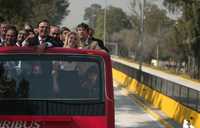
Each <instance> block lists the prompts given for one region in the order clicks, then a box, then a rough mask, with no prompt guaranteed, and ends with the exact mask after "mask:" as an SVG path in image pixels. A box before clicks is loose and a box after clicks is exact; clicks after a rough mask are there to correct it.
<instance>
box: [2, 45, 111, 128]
mask: <svg viewBox="0 0 200 128" xmlns="http://www.w3.org/2000/svg"><path fill="white" fill-rule="evenodd" d="M16 53H23V54H61V55H62V54H74V55H76V54H77V55H95V56H100V57H102V58H103V60H104V63H105V71H104V72H105V82H106V83H105V84H106V85H105V89H104V90H105V115H103V116H81V115H80V116H79V115H78V116H77V115H76V116H69V115H66V116H32V115H30V116H29V115H26V116H25V115H17V116H16V115H15V116H14V115H0V128H1V127H3V128H114V127H115V126H114V96H113V80H112V64H111V59H110V56H109V55H108V54H107V53H105V52H102V51H97V50H82V49H66V48H48V49H45V50H42V51H41V50H38V49H37V48H31V47H23V48H19V47H10V48H9V47H8V48H0V55H2V54H5V55H6V54H16ZM13 107H14V106H13Z"/></svg>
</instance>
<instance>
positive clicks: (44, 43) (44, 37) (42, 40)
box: [22, 20, 61, 48]
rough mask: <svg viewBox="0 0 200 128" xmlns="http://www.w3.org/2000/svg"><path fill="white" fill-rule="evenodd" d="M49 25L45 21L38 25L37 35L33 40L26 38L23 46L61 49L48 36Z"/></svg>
mask: <svg viewBox="0 0 200 128" xmlns="http://www.w3.org/2000/svg"><path fill="white" fill-rule="evenodd" d="M49 29H50V24H49V22H48V21H47V20H42V21H40V22H39V23H38V35H36V36H35V37H33V38H27V39H26V40H25V41H24V42H23V43H22V45H23V46H39V47H44V48H45V47H61V46H60V44H59V43H58V42H57V41H55V40H54V39H53V38H52V37H50V36H49Z"/></svg>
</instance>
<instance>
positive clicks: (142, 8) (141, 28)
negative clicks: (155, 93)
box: [138, 0, 145, 82]
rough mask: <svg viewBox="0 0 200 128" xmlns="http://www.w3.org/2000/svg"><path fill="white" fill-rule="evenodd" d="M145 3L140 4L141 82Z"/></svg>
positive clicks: (139, 75)
mask: <svg viewBox="0 0 200 128" xmlns="http://www.w3.org/2000/svg"><path fill="white" fill-rule="evenodd" d="M144 3H145V0H141V2H140V19H141V20H140V21H141V25H140V40H139V49H140V50H139V52H140V56H139V74H138V77H139V78H138V80H139V82H141V80H142V61H143V42H144Z"/></svg>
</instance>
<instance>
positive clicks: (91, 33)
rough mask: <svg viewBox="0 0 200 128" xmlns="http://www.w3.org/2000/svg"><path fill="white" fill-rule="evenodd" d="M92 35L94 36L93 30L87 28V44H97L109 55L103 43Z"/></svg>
mask: <svg viewBox="0 0 200 128" xmlns="http://www.w3.org/2000/svg"><path fill="white" fill-rule="evenodd" d="M93 35H94V29H92V28H89V32H88V40H89V42H90V41H96V42H98V45H99V47H100V48H101V49H103V50H105V51H106V52H108V53H109V50H108V48H106V47H105V45H104V43H103V41H102V40H100V39H97V38H95V37H94V36H93Z"/></svg>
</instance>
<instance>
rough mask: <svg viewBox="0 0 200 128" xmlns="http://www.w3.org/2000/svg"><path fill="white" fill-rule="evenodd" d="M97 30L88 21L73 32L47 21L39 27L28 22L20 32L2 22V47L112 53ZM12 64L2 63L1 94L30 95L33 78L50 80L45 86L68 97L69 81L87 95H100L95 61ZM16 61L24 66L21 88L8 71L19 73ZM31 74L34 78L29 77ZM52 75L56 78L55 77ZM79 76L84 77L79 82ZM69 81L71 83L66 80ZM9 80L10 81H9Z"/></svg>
mask: <svg viewBox="0 0 200 128" xmlns="http://www.w3.org/2000/svg"><path fill="white" fill-rule="evenodd" d="M93 33H94V30H93V29H92V28H90V27H89V26H88V25H87V24H85V23H81V24H79V25H77V27H76V31H74V32H73V31H70V29H68V28H67V27H62V28H60V27H58V26H50V24H49V22H48V21H47V20H42V21H40V22H39V23H38V26H37V28H36V29H33V28H32V27H31V26H30V25H27V24H26V25H25V26H24V29H22V30H19V31H17V29H16V27H14V26H11V25H8V24H6V23H1V24H0V47H9V46H17V47H28V46H37V47H39V48H49V47H63V48H77V49H91V50H101V51H105V52H108V49H107V48H106V47H105V46H104V44H103V41H101V40H99V39H96V38H94V37H93ZM11 63H12V62H3V63H0V64H1V66H0V68H2V70H1V69H0V73H1V71H2V73H1V74H0V97H4V96H5V97H14V96H15V95H16V94H17V92H18V96H19V97H24V98H26V97H29V96H28V95H29V91H28V90H29V89H30V87H29V86H30V85H29V84H31V83H30V82H31V81H30V80H31V79H32V80H34V82H36V81H37V82H36V83H37V84H38V83H41V82H42V81H46V82H47V83H48V84H47V83H46V84H43V86H44V85H49V84H50V85H52V86H51V88H52V90H53V92H54V93H55V94H56V95H58V96H61V97H65V96H66V91H64V90H65V89H66V84H71V85H72V83H73V88H74V90H75V89H76V90H80V89H82V92H86V93H85V94H87V97H97V96H98V95H99V89H98V88H99V87H98V79H99V78H98V77H99V71H98V67H97V65H96V64H94V63H81V62H76V61H73V62H69V61H52V62H47V63H44V62H42V63H41V62H34V63H27V62H23V61H21V62H20V63H19V62H15V63H14V65H13V64H12V65H11ZM43 63H44V64H43ZM16 64H17V65H20V66H19V67H20V70H22V71H21V72H22V73H23V78H22V79H21V78H20V79H21V82H19V87H18V88H17V87H16V84H17V82H16V81H17V79H19V78H16V79H15V77H12V78H10V79H8V78H7V76H8V74H12V75H13V73H14V72H15V69H14V67H17V65H16ZM48 65H49V66H48ZM11 69H12V70H11ZM45 69H46V71H45V73H44V71H42V70H45ZM8 72H10V73H8ZM69 73H70V74H69ZM15 74H17V73H15ZM49 74H50V75H51V77H49V76H48V75H49ZM24 75H26V77H24ZM27 76H30V77H29V78H28V77H27ZM63 76H66V77H67V78H69V79H66V77H63ZM49 78H52V80H50V79H49ZM78 78H80V79H79V81H78ZM36 79H38V80H36ZM48 79H49V80H48ZM67 80H68V83H66V81H67ZM5 81H6V82H7V83H5ZM69 81H71V82H69ZM79 84H81V88H79V87H78V88H79V89H77V87H76V86H75V85H79ZM11 85H12V86H11ZM38 89H39V90H38ZM71 89H72V86H71ZM40 90H44V89H42V87H41V88H36V91H35V92H36V93H37V92H40ZM69 93H70V92H69ZM69 93H68V94H69ZM71 96H72V97H73V96H75V95H74V92H72V94H71Z"/></svg>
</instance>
